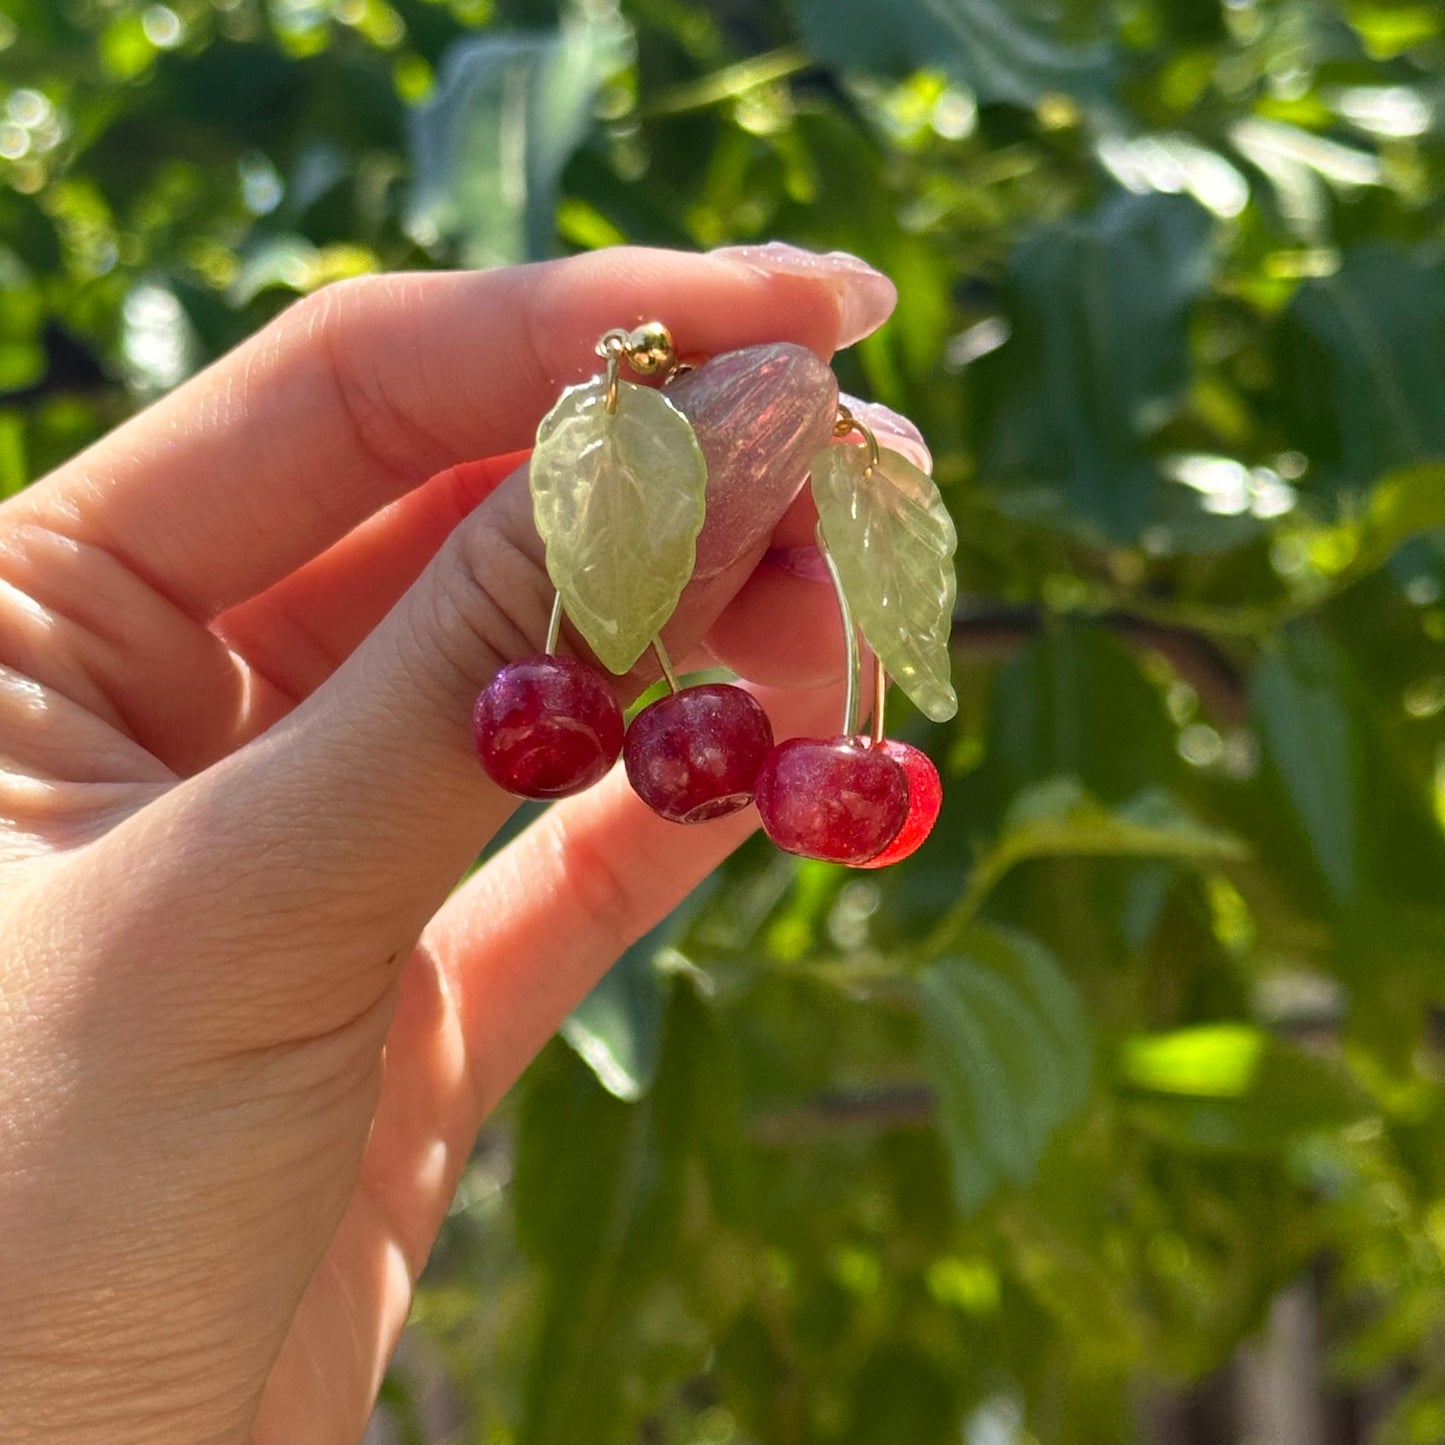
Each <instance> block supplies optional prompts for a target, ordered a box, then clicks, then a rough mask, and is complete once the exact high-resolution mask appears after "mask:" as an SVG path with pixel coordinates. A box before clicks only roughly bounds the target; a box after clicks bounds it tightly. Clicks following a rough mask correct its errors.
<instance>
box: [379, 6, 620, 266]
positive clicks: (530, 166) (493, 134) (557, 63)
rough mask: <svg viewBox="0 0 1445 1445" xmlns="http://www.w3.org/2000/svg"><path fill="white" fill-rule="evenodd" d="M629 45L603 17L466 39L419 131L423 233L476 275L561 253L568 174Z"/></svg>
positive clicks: (416, 216)
mask: <svg viewBox="0 0 1445 1445" xmlns="http://www.w3.org/2000/svg"><path fill="white" fill-rule="evenodd" d="M629 38H630V32H629V30H628V28H627V27H626V25H625V24H624V23H623V22H622V21H621V20H620V19H618V18H617V16H616V15H615V14H612V15H609V14H606V13H605V12H602V11H601V10H600V8H599V12H598V13H597V14H595V15H591V16H588V17H587V18H586V19H576V20H573V21H571V22H569V23H568V24H566V25H564V26H563V27H562V28H561V29H559V30H556V31H550V32H547V31H542V32H530V33H525V32H524V33H515V34H506V33H501V32H498V33H492V34H486V35H476V36H467V37H465V38H464V39H460V40H458V41H457V42H456V43H455V44H454V45H453V47H452V48H451V50H450V51H449V52H448V54H447V55H446V57H445V58H444V60H443V62H442V65H441V70H440V75H439V78H438V82H437V88H436V92H435V94H434V95H433V97H432V99H431V100H430V101H428V103H427V104H426V105H424V106H422V107H421V108H420V109H419V110H418V111H417V112H416V116H415V120H414V122H413V126H412V152H413V166H414V174H415V182H414V189H413V191H412V195H411V199H410V204H409V206H408V208H407V229H408V230H409V231H410V233H411V235H412V236H413V237H414V238H415V239H416V240H417V241H418V242H420V243H421V244H422V245H424V246H427V247H429V248H436V247H438V246H440V245H442V244H443V243H453V244H454V245H455V246H456V248H457V253H458V256H459V259H460V260H461V261H462V262H463V263H465V264H466V265H470V266H495V265H502V264H505V263H506V262H509V261H525V260H534V259H539V258H541V257H545V256H549V255H551V254H552V252H553V250H554V248H555V245H556V234H555V232H556V227H555V222H554V209H555V206H556V200H557V186H558V182H559V181H560V179H561V175H562V169H563V167H564V166H565V165H566V164H567V161H568V159H569V158H570V157H571V155H572V153H573V152H574V151H575V150H576V149H577V147H578V145H579V144H581V142H582V140H583V138H584V137H585V136H586V134H587V132H588V130H589V129H590V127H591V124H592V110H593V106H594V104H595V102H596V98H597V93H598V90H599V88H600V87H601V86H602V84H603V83H604V81H606V80H607V79H608V78H609V77H610V76H612V75H614V74H616V73H617V71H618V70H619V69H621V67H622V65H623V64H624V63H625V61H626V57H627V52H628V44H629Z"/></svg>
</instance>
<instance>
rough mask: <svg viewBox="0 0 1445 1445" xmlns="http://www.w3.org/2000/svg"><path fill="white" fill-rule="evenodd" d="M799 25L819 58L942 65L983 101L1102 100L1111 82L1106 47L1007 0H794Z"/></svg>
mask: <svg viewBox="0 0 1445 1445" xmlns="http://www.w3.org/2000/svg"><path fill="white" fill-rule="evenodd" d="M798 26H799V29H800V31H801V32H802V36H803V41H804V43H805V44H806V45H807V47H808V49H809V50H810V51H811V52H812V54H813V55H814V56H815V57H816V58H817V59H818V60H820V61H822V62H823V63H824V64H827V65H834V66H837V67H839V68H841V69H847V70H856V69H871V70H884V71H894V72H898V71H911V70H944V71H946V72H948V73H950V74H951V75H953V76H954V77H955V78H956V79H958V80H961V81H963V82H964V83H965V84H966V85H968V86H969V87H970V88H971V89H972V90H973V91H974V92H975V93H976V94H977V95H978V97H979V99H980V100H982V101H985V102H988V101H1005V102H1008V103H1010V104H1013V105H1017V106H1022V107H1023V108H1024V109H1026V110H1032V109H1033V108H1034V106H1035V105H1036V104H1037V103H1038V101H1039V99H1040V98H1041V97H1042V96H1044V95H1045V94H1048V93H1050V92H1060V93H1062V94H1065V95H1070V96H1074V97H1076V98H1079V99H1084V100H1089V99H1102V98H1103V97H1104V96H1105V95H1107V94H1108V92H1109V91H1110V90H1111V88H1112V85H1113V73H1114V69H1115V66H1114V56H1113V52H1112V50H1111V48H1110V47H1109V46H1108V45H1105V44H1088V45H1074V44H1070V43H1068V42H1067V41H1065V40H1063V39H1061V38H1059V37H1058V36H1056V35H1054V34H1052V33H1050V29H1049V27H1048V26H1047V25H1045V24H1041V23H1039V22H1037V21H1035V20H1033V19H1032V18H1025V17H1024V16H1023V15H1021V14H1020V13H1019V7H1018V6H1017V5H1015V4H1013V3H1011V0H886V3H881V0H799V5H798Z"/></svg>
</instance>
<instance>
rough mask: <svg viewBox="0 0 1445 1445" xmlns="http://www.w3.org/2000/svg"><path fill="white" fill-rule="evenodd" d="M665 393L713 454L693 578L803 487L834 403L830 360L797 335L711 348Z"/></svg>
mask: <svg viewBox="0 0 1445 1445" xmlns="http://www.w3.org/2000/svg"><path fill="white" fill-rule="evenodd" d="M667 396H668V399H669V400H670V401H671V402H672V403H673V404H674V405H675V406H677V407H678V408H679V409H680V410H681V411H682V412H683V413H684V415H686V416H687V418H688V420H689V421H691V422H692V424H693V427H694V428H695V429H696V431H697V439H698V442H699V444H700V445H701V447H702V452H703V456H704V457H705V458H706V459H707V475H708V482H707V522H706V524H705V525H704V526H703V529H702V533H701V535H700V536H699V537H698V539H697V565H696V568H695V569H694V572H693V576H694V577H695V578H706V577H710V576H714V575H716V574H717V573H719V572H721V571H723V570H724V569H725V568H727V567H729V566H731V565H732V564H733V563H734V562H736V561H737V560H738V558H739V557H742V556H744V555H746V554H747V553H748V552H750V551H753V550H755V549H757V548H760V547H761V546H762V545H763V544H764V543H765V542H766V541H767V539H768V537H769V536H770V535H771V533H772V530H773V527H774V526H775V525H776V523H777V520H778V518H779V517H780V516H782V514H783V512H784V511H786V510H787V506H788V503H789V502H791V501H792V500H793V498H794V497H795V496H796V495H797V492H798V488H799V487H800V486H801V485H802V482H803V479H804V477H805V476H806V475H807V472H808V463H809V462H810V461H811V460H812V457H813V454H814V453H815V452H816V451H818V450H819V448H821V447H825V446H827V445H828V439H829V437H830V436H831V435H832V432H833V419H834V417H835V416H836V415H837V409H838V383H837V382H836V381H835V380H834V377H833V372H832V370H831V368H829V367H828V366H826V365H825V364H824V363H823V362H821V361H820V360H819V359H818V358H817V357H816V356H814V355H813V353H812V352H811V351H809V350H808V349H807V348H806V347H803V346H797V345H794V344H793V343H792V342H775V343H772V344H770V345H767V346H749V347H745V348H744V349H743V350H741V351H729V352H725V353H724V354H723V355H721V356H715V357H714V358H713V359H712V360H711V361H709V362H708V363H707V364H706V365H704V366H700V367H698V369H697V370H696V371H690V372H687V373H685V374H684V375H682V376H679V377H678V378H677V380H676V381H674V382H672V383H671V384H670V385H669V386H668V388H667Z"/></svg>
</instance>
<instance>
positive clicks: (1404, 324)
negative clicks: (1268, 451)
mask: <svg viewBox="0 0 1445 1445" xmlns="http://www.w3.org/2000/svg"><path fill="white" fill-rule="evenodd" d="M1277 349H1278V356H1279V366H1280V403H1281V405H1282V408H1283V411H1284V421H1285V425H1286V428H1287V435H1288V436H1289V437H1290V442H1291V445H1293V446H1295V447H1297V448H1298V449H1299V450H1300V451H1301V452H1303V453H1304V454H1305V455H1306V456H1307V457H1308V458H1309V460H1310V472H1309V485H1310V486H1311V487H1312V488H1316V489H1328V490H1330V491H1333V492H1335V493H1336V494H1343V495H1345V496H1348V495H1349V494H1351V493H1353V494H1360V493H1363V492H1364V491H1365V490H1366V489H1367V488H1368V487H1369V486H1370V485H1371V484H1372V483H1373V482H1374V480H1375V479H1376V478H1377V477H1381V476H1383V475H1384V474H1385V473H1387V472H1390V471H1394V470H1396V469H1398V468H1401V467H1404V466H1406V465H1407V464H1409V463H1411V462H1416V461H1422V460H1424V459H1426V458H1431V457H1434V458H1440V457H1445V265H1442V263H1441V262H1440V261H1439V260H1438V259H1437V258H1436V257H1435V256H1434V255H1433V254H1431V253H1428V252H1411V251H1407V250H1405V249H1404V248H1403V247H1401V246H1398V245H1394V244H1389V243H1383V242H1381V243H1377V244H1372V245H1366V246H1359V247H1356V248H1354V249H1353V250H1351V251H1349V252H1347V253H1346V255H1345V258H1344V261H1343V263H1342V264H1341V266H1340V268H1339V270H1338V271H1336V272H1335V274H1334V275H1332V276H1320V277H1317V278H1315V279H1313V280H1310V281H1306V282H1305V284H1304V285H1303V286H1301V287H1300V289H1299V291H1298V292H1297V293H1296V294H1295V296H1294V299H1293V300H1292V301H1291V303H1290V305H1289V308H1288V310H1287V311H1286V312H1285V315H1284V317H1283V319H1282V321H1281V323H1280V327H1279V335H1278V340H1277Z"/></svg>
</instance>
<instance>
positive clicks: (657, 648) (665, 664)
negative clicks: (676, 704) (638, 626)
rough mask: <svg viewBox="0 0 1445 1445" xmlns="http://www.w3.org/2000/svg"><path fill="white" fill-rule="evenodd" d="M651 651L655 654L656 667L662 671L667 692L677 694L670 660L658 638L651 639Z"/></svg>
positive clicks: (674, 675)
mask: <svg viewBox="0 0 1445 1445" xmlns="http://www.w3.org/2000/svg"><path fill="white" fill-rule="evenodd" d="M652 650H653V651H654V652H655V653H656V654H657V665H658V666H659V667H660V668H661V669H662V675H663V677H665V678H666V679H667V690H668V691H669V692H677V691H678V684H677V674H676V673H675V672H674V671H673V670H672V659H671V658H670V657H669V656H668V655H667V649H666V648H665V647H664V646H663V645H662V638H661V637H660V636H658V637H654V638H653V639H652Z"/></svg>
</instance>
